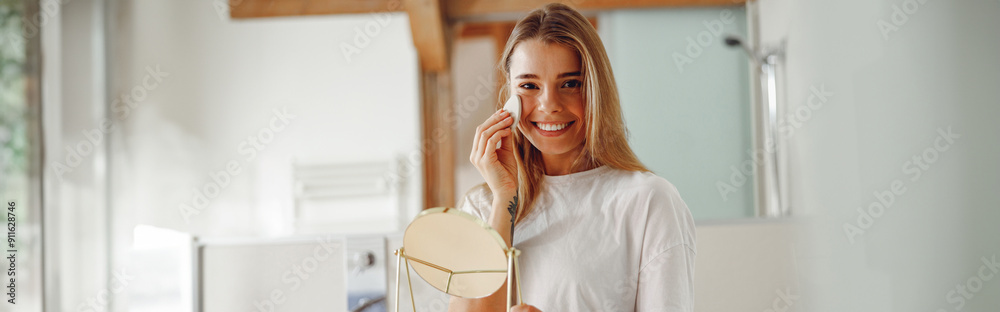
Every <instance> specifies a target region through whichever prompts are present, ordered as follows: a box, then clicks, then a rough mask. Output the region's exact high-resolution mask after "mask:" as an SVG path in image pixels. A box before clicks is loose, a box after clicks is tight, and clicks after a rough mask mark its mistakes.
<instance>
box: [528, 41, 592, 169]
mask: <svg viewBox="0 0 1000 312" xmlns="http://www.w3.org/2000/svg"><path fill="white" fill-rule="evenodd" d="M580 67H581V65H580V57H579V56H578V55H577V54H576V52H575V51H573V50H572V49H570V48H569V47H566V46H564V45H562V44H556V43H544V42H542V41H541V40H527V41H524V42H521V43H519V44H518V45H517V46H516V47H515V48H514V51H513V53H512V54H511V58H510V83H511V85H510V89H511V90H512V92H513V94H516V95H519V96H520V97H521V103H522V104H521V122H520V125H519V127H520V129H521V131H522V132H523V133H524V135H525V136H526V137H527V138H528V141H530V142H531V144H532V145H534V146H535V148H538V150H540V151H541V152H542V155H544V156H564V157H556V158H558V159H572V158H573V157H574V156H575V155H576V154H577V153H579V152H580V151H582V150H583V142H584V141H585V140H586V132H585V131H584V129H586V127H585V124H584V119H583V117H584V107H585V104H584V100H583V76H582V75H581V70H580ZM566 156H568V157H566ZM546 158H549V157H546ZM550 159H551V158H550Z"/></svg>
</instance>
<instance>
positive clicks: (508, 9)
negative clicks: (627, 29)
mask: <svg viewBox="0 0 1000 312" xmlns="http://www.w3.org/2000/svg"><path fill="white" fill-rule="evenodd" d="M443 1H444V2H445V8H447V14H448V17H449V18H451V19H453V20H470V19H477V18H479V17H482V16H488V15H495V14H510V13H524V12H528V11H531V10H533V9H537V8H540V7H542V6H544V5H546V4H549V3H552V2H560V3H564V4H566V5H569V6H571V7H573V8H575V9H577V10H615V9H643V8H655V7H690V6H695V7H697V6H725V5H741V4H743V3H745V2H746V1H745V0H506V1H496V0H443Z"/></svg>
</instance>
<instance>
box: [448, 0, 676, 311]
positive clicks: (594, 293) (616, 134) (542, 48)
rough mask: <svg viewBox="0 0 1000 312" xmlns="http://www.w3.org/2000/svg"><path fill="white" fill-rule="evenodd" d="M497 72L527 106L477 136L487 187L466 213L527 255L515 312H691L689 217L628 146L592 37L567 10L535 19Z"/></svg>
mask: <svg viewBox="0 0 1000 312" xmlns="http://www.w3.org/2000/svg"><path fill="white" fill-rule="evenodd" d="M499 69H500V72H501V76H502V77H503V78H504V79H506V83H505V84H504V85H503V89H502V91H501V98H503V99H506V98H508V97H511V96H516V97H518V98H520V100H521V102H522V107H521V113H520V114H521V115H520V116H509V113H508V112H506V111H503V110H498V111H497V112H496V113H495V114H493V115H492V116H491V117H489V118H488V119H486V120H485V121H484V122H483V123H482V124H481V125H480V126H479V127H478V128H477V129H476V134H475V136H474V139H473V141H474V142H473V147H472V153H471V155H470V156H469V160H470V161H471V162H472V163H473V165H474V166H475V167H476V168H477V170H478V171H479V173H480V174H481V175H482V176H483V178H484V179H485V180H486V183H484V184H482V185H479V186H477V187H474V188H472V189H471V190H470V191H469V192H468V193H467V194H466V195H465V198H464V202H463V204H462V205H461V206H460V209H462V210H464V211H466V212H469V213H472V214H473V215H476V216H478V217H479V218H481V219H483V220H487V221H488V222H489V224H490V226H491V227H492V228H493V229H495V230H497V232H498V233H499V234H500V236H501V237H503V238H504V240H505V241H506V244H507V245H508V246H515V247H516V248H517V249H519V250H521V251H522V254H521V258H520V259H521V260H520V263H521V270H520V271H521V274H520V275H519V276H520V279H521V280H520V285H521V292H520V293H521V294H522V295H523V298H521V301H523V302H525V303H526V304H530V306H528V305H525V306H519V307H518V308H517V309H514V310H515V311H517V310H518V309H520V310H521V311H537V310H541V311H691V310H692V306H693V296H694V294H693V286H692V284H693V275H694V255H695V230H694V222H693V220H692V218H691V213H690V211H689V209H688V207H687V205H686V204H685V203H684V201H683V200H682V199H681V197H680V195H679V194H678V192H677V189H676V188H675V187H674V186H673V185H672V184H671V183H670V182H668V181H667V180H665V179H663V178H661V177H659V176H657V175H655V174H653V173H652V172H650V171H649V170H648V169H647V168H646V166H644V165H643V164H642V163H641V162H640V161H639V160H638V159H637V158H636V156H635V154H634V153H633V152H632V150H631V148H630V147H629V145H628V140H627V136H626V134H627V131H626V128H625V124H624V119H623V117H622V109H621V105H620V103H619V99H618V91H617V89H618V88H617V86H616V84H615V80H614V77H613V75H612V70H611V66H610V62H609V61H608V57H607V54H606V52H605V50H604V45H603V43H602V42H601V40H600V38H599V37H598V35H597V33H596V31H595V29H594V27H593V26H592V25H591V24H590V23H589V22H588V21H587V19H585V18H584V17H583V16H582V15H581V14H580V13H579V12H577V11H575V10H573V9H572V8H570V7H568V6H565V5H562V4H550V5H547V6H545V7H544V8H541V9H538V10H534V11H532V12H530V13H529V14H528V16H526V17H525V18H523V19H521V20H520V21H519V22H518V23H517V25H516V26H515V27H514V30H513V32H512V34H511V36H510V39H509V40H508V41H507V44H506V47H505V48H504V53H503V56H502V58H501V59H500V64H499ZM498 108H499V105H498ZM515 120H516V121H518V122H519V124H518V126H517V127H510V126H511V124H512V123H513V122H515ZM498 142H499V143H501V147H500V148H499V149H496V148H494V147H495V146H496V145H497V143H498ZM513 207H516V209H508V208H513ZM512 223H513V226H512ZM512 232H513V233H512ZM512 234H513V235H512ZM506 297H507V293H506V287H501V288H500V290H499V291H497V292H496V293H494V294H493V295H490V296H487V297H485V298H481V299H463V298H458V297H454V298H452V301H451V305H450V306H449V309H450V311H502V310H503V308H504V307H505V305H506V303H505V302H504V300H505V298H506Z"/></svg>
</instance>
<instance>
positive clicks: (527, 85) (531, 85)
mask: <svg viewBox="0 0 1000 312" xmlns="http://www.w3.org/2000/svg"><path fill="white" fill-rule="evenodd" d="M521 88H522V89H538V86H536V85H535V84H534V83H530V82H529V83H522V84H521Z"/></svg>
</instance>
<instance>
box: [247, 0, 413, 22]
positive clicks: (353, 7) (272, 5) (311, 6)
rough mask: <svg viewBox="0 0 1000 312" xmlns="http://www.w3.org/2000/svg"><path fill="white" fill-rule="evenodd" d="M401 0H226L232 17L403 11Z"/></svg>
mask: <svg viewBox="0 0 1000 312" xmlns="http://www.w3.org/2000/svg"><path fill="white" fill-rule="evenodd" d="M402 10H403V6H402V4H401V0H324V1H310V0H229V16H230V17H231V18H234V19H237V18H256V17H276V16H305V15H331V14H362V13H375V12H394V11H402Z"/></svg>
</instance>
